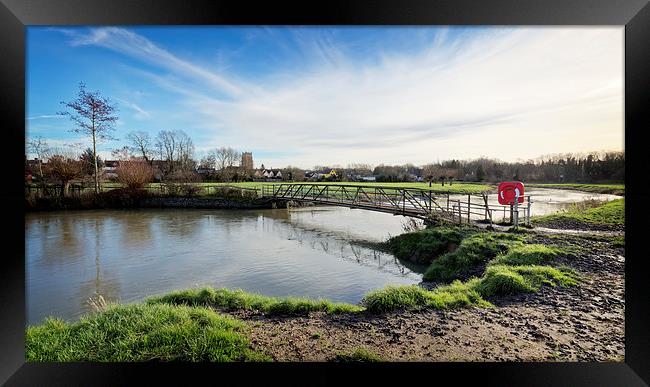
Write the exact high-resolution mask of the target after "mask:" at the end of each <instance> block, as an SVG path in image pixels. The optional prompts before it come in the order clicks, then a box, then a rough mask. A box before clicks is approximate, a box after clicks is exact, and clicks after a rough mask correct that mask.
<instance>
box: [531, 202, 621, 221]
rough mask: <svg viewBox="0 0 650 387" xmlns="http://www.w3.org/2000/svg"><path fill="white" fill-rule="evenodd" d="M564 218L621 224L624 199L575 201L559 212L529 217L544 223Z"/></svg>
mask: <svg viewBox="0 0 650 387" xmlns="http://www.w3.org/2000/svg"><path fill="white" fill-rule="evenodd" d="M564 219H568V220H574V221H578V222H583V223H588V224H610V225H612V224H613V225H622V224H625V199H617V200H612V201H609V202H606V203H601V202H597V201H585V202H581V203H575V204H573V205H571V206H570V207H569V208H567V209H566V210H564V211H562V212H560V213H556V214H550V215H545V216H539V217H531V222H533V223H544V222H549V221H556V220H564Z"/></svg>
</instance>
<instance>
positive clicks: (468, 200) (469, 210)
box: [467, 194, 471, 224]
mask: <svg viewBox="0 0 650 387" xmlns="http://www.w3.org/2000/svg"><path fill="white" fill-rule="evenodd" d="M470 198H471V195H470V194H467V224H469V213H470V212H471V209H470V206H469V202H470Z"/></svg>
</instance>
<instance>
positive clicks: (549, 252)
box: [490, 244, 572, 266]
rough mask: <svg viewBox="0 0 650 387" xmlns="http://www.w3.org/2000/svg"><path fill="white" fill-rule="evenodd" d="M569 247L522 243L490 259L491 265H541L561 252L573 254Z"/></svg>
mask: <svg viewBox="0 0 650 387" xmlns="http://www.w3.org/2000/svg"><path fill="white" fill-rule="evenodd" d="M571 253H572V250H571V249H569V248H560V247H555V246H546V245H538V244H531V245H521V246H515V247H513V248H511V249H510V250H508V252H506V253H502V254H499V255H497V257H496V258H494V259H493V260H491V261H490V265H511V266H519V265H539V264H542V263H546V262H548V261H549V260H551V259H552V258H555V257H556V256H558V255H559V254H571Z"/></svg>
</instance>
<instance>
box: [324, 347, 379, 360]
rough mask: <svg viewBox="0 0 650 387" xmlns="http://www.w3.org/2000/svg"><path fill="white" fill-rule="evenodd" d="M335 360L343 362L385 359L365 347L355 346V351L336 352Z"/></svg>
mask: <svg viewBox="0 0 650 387" xmlns="http://www.w3.org/2000/svg"><path fill="white" fill-rule="evenodd" d="M334 360H335V361H342V362H360V361H363V362H380V361H385V360H384V359H383V358H381V356H379V355H377V354H375V353H373V352H371V351H370V350H368V349H366V348H364V347H358V348H355V349H354V351H349V352H339V353H337V354H336V358H335V359H334Z"/></svg>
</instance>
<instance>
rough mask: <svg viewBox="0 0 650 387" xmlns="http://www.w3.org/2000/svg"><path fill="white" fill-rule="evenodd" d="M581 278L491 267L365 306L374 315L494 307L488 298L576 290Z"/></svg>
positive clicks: (564, 271)
mask: <svg viewBox="0 0 650 387" xmlns="http://www.w3.org/2000/svg"><path fill="white" fill-rule="evenodd" d="M578 280H579V277H578V275H577V274H576V273H575V272H574V271H572V270H570V269H568V268H560V269H558V268H554V267H550V266H540V265H518V266H510V265H491V266H488V267H487V269H486V270H485V273H484V274H483V276H482V277H480V278H476V277H474V278H471V279H469V280H468V281H466V282H461V281H460V280H455V281H453V282H452V283H451V284H449V285H442V286H438V287H436V288H435V289H433V290H426V289H422V288H421V287H419V286H417V285H410V286H409V285H402V286H388V287H386V288H384V289H380V290H376V291H374V292H371V293H369V294H367V295H366V296H365V297H364V299H363V300H362V304H363V305H365V306H366V308H367V310H368V311H369V312H372V313H384V312H389V311H393V310H398V309H412V308H422V307H431V308H434V309H451V308H459V307H465V306H477V307H482V308H486V307H492V306H493V305H492V304H491V303H490V302H489V301H487V300H486V298H488V297H494V296H503V295H512V294H519V293H532V292H537V291H539V289H540V288H541V286H542V285H549V286H558V285H559V286H562V287H568V286H574V285H577V283H578Z"/></svg>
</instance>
